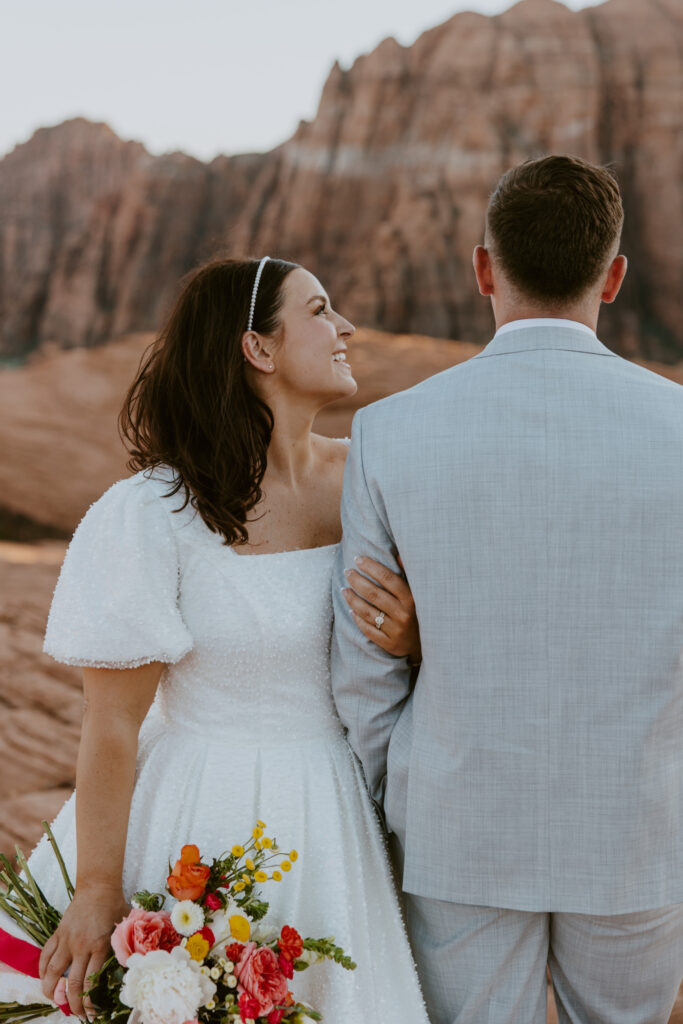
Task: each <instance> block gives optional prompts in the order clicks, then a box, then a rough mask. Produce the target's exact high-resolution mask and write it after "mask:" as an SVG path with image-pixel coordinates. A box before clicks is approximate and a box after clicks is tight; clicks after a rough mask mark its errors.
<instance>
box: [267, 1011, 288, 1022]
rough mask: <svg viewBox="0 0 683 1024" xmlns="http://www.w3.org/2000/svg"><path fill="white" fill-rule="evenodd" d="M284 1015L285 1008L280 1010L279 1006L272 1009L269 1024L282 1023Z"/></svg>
mask: <svg viewBox="0 0 683 1024" xmlns="http://www.w3.org/2000/svg"><path fill="white" fill-rule="evenodd" d="M284 1015H285V1011H284V1010H278V1009H277V1008H276V1009H275V1010H272V1011H271V1012H270V1013H269V1014H268V1024H280V1021H281V1020H282V1018H283V1017H284Z"/></svg>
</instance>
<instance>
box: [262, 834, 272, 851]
mask: <svg viewBox="0 0 683 1024" xmlns="http://www.w3.org/2000/svg"><path fill="white" fill-rule="evenodd" d="M272 845H273V840H272V839H269V838H268V836H264V837H263V839H262V840H261V846H262V847H263V849H264V850H269V849H270V848H271V846H272Z"/></svg>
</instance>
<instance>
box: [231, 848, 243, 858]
mask: <svg viewBox="0 0 683 1024" xmlns="http://www.w3.org/2000/svg"><path fill="white" fill-rule="evenodd" d="M232 855H233V857H244V847H243V846H233V848H232Z"/></svg>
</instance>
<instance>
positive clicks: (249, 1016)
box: [239, 992, 261, 1020]
mask: <svg viewBox="0 0 683 1024" xmlns="http://www.w3.org/2000/svg"><path fill="white" fill-rule="evenodd" d="M239 1007H240V1017H241V1018H242V1020H254V1019H255V1018H256V1017H258V1015H259V1013H260V1012H261V1011H260V1010H259V1004H258V1000H257V999H252V997H251V996H249V995H247V993H246V992H243V993H242V995H241V996H240V1002H239Z"/></svg>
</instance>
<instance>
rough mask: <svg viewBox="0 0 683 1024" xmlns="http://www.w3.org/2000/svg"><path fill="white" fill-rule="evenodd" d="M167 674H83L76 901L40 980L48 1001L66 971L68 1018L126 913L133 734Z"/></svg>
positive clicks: (156, 665) (79, 1009)
mask: <svg viewBox="0 0 683 1024" xmlns="http://www.w3.org/2000/svg"><path fill="white" fill-rule="evenodd" d="M163 668H164V666H163V665H162V664H161V662H152V663H151V664H150V665H144V666H142V667H141V668H133V669H90V668H86V669H84V670H83V689H84V695H85V702H84V711H83V726H82V732H81V743H80V747H79V751H78V765H77V769H76V793H77V796H76V838H77V851H78V852H77V861H78V863H77V871H76V883H75V888H76V891H75V894H74V897H73V900H72V902H71V904H70V905H69V907H68V908H67V910H66V912H65V914H64V917H63V918H62V921H61V922H60V925H59V927H58V929H57V931H56V932H55V933H54V935H53V936H52V937H51V938H50V940H49V941H48V942H47V943H46V944H45V947H44V949H43V952H42V955H41V957H40V977H41V980H42V989H43V992H44V993H45V995H46V996H47V997H48V998H49V999H51V998H52V996H53V992H54V989H55V985H56V984H57V982H58V980H59V979H60V978H61V977H62V975H63V974H64V973H65V971H66V970H67V969H68V970H69V978H68V996H69V1006H70V1007H71V1011H72V1013H74V1014H77V1015H78V1016H83V1014H84V1009H83V1000H82V994H83V989H84V988H87V987H88V986H87V983H86V979H87V978H88V977H89V975H91V974H93V973H94V972H95V971H97V970H99V968H100V967H101V966H102V964H103V963H104V961H105V960H106V959H107V957H108V956H109V955H110V953H111V947H110V944H109V940H110V936H111V931H112V928H113V926H114V924H115V923H116V922H117V921H119V920H121V918H122V917H123V916H124V915H125V914H126V913H127V906H126V901H125V899H124V895H123V889H122V874H123V859H124V854H125V849H126V836H127V833H128V816H129V813H130V804H131V799H132V795H133V785H134V781H135V764H136V759H137V748H138V733H139V731H140V726H141V724H142V721H143V719H144V717H145V715H146V714H147V711H148V710H149V707H150V705H151V703H152V701H153V699H154V694H155V691H156V688H157V684H158V682H159V679H160V677H161V673H162V670H163Z"/></svg>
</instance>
